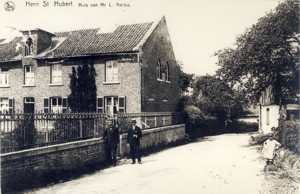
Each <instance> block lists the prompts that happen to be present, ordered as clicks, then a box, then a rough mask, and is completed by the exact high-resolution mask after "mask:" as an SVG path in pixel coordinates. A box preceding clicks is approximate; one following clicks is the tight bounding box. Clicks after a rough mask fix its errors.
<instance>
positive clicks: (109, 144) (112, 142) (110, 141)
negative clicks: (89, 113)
mask: <svg viewBox="0 0 300 194" xmlns="http://www.w3.org/2000/svg"><path fill="white" fill-rule="evenodd" d="M107 125H108V127H107V128H106V129H105V131H104V134H103V139H104V140H105V146H106V160H107V163H108V164H112V165H113V166H116V164H117V149H118V146H119V144H120V137H119V128H118V127H116V126H115V125H114V121H113V120H112V119H109V120H108V121H107Z"/></svg>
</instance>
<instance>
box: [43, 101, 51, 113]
mask: <svg viewBox="0 0 300 194" xmlns="http://www.w3.org/2000/svg"><path fill="white" fill-rule="evenodd" d="M49 110H50V103H49V98H44V113H49V112H50V111H49Z"/></svg>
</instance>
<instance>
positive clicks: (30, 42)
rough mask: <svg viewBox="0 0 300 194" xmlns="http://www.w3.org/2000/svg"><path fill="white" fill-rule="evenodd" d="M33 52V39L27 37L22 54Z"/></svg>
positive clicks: (26, 54)
mask: <svg viewBox="0 0 300 194" xmlns="http://www.w3.org/2000/svg"><path fill="white" fill-rule="evenodd" d="M32 54H33V40H32V38H31V37H29V38H28V39H27V41H26V44H25V45H24V56H28V55H32Z"/></svg>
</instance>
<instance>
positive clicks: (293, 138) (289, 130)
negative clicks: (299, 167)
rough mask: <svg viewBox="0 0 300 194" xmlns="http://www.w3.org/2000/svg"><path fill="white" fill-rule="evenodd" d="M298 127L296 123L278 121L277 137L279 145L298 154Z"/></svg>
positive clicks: (299, 128)
mask: <svg viewBox="0 0 300 194" xmlns="http://www.w3.org/2000/svg"><path fill="white" fill-rule="evenodd" d="M299 133H300V125H299V123H298V122H297V121H280V125H279V128H278V133H277V135H276V136H277V137H278V140H279V142H280V143H281V145H282V146H283V147H285V148H287V149H289V150H290V151H292V152H295V153H296V154H298V155H299V154H300V136H299V135H300V134H299Z"/></svg>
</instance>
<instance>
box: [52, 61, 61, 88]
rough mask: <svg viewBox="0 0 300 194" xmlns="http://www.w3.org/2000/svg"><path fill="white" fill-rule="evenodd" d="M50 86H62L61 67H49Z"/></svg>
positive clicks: (57, 65)
mask: <svg viewBox="0 0 300 194" xmlns="http://www.w3.org/2000/svg"><path fill="white" fill-rule="evenodd" d="M51 84H62V65H61V64H55V65H52V66H51Z"/></svg>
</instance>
